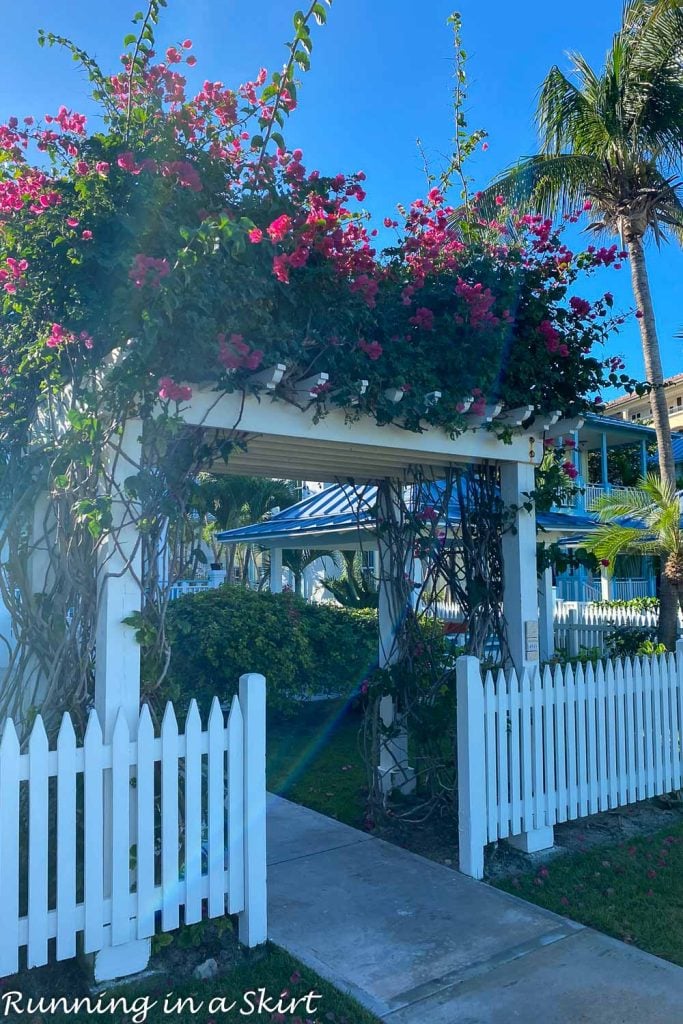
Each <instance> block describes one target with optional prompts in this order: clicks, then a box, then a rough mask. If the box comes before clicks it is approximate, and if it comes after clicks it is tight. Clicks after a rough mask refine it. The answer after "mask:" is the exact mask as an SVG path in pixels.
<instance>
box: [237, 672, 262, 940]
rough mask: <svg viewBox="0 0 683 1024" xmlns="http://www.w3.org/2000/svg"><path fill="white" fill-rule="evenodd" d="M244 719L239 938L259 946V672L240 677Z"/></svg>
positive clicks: (260, 819) (260, 700)
mask: <svg viewBox="0 0 683 1024" xmlns="http://www.w3.org/2000/svg"><path fill="white" fill-rule="evenodd" d="M239 700H240V704H241V706H242V714H243V716H244V910H243V911H242V913H241V914H240V916H239V939H240V942H241V943H243V945H245V946H249V947H253V946H259V945H260V944H261V943H262V942H265V941H266V939H267V937H268V912H267V903H266V680H265V677H264V676H262V675H259V674H258V673H256V672H250V673H248V674H247V675H243V676H241V677H240V689H239Z"/></svg>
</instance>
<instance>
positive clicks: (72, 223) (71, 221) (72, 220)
mask: <svg viewBox="0 0 683 1024" xmlns="http://www.w3.org/2000/svg"><path fill="white" fill-rule="evenodd" d="M66 223H67V224H68V225H69V227H70V228H77V227H78V225H79V224H80V221H79V219H78V217H67V218H66Z"/></svg>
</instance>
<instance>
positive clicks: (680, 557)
mask: <svg viewBox="0 0 683 1024" xmlns="http://www.w3.org/2000/svg"><path fill="white" fill-rule="evenodd" d="M594 510H595V511H596V512H597V513H598V518H599V519H600V522H601V524H602V525H601V526H600V527H598V530H597V532H596V534H595V536H594V537H593V539H592V540H591V542H590V544H589V545H588V547H589V548H590V550H592V551H593V553H594V554H595V555H597V557H598V558H601V559H605V560H608V561H609V563H610V565H613V564H614V560H615V559H616V558H617V556H618V555H636V554H637V555H658V556H659V557H660V558H661V560H662V579H663V580H666V581H667V583H668V585H669V586H670V587H671V590H672V593H673V595H674V598H675V599H674V600H673V601H671V602H669V603H668V605H667V606H666V607H665V606H664V605H662V609H661V613H660V618H659V640H660V643H663V644H665V645H666V647H667V648H668V649H669V650H673V649H674V647H675V646H676V632H677V629H676V627H677V613H678V605H679V604H680V606H681V607H682V608H683V530H682V529H681V505H680V498H679V496H678V492H677V491H676V488H675V487H672V486H671V485H670V484H669V483H668V482H667V481H666V480H663V479H662V478H661V476H660V475H659V474H658V473H648V474H647V476H645V477H643V478H642V479H641V480H639V481H638V485H637V487H633V488H628V489H627V490H623V491H614V492H613V493H612V494H606V495H604V496H603V497H601V498H600V499H599V500H598V501H597V502H596V504H595V506H594Z"/></svg>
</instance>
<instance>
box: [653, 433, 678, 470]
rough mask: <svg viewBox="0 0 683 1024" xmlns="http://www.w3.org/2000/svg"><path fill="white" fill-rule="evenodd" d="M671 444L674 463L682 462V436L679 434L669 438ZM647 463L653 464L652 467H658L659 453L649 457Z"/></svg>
mask: <svg viewBox="0 0 683 1024" xmlns="http://www.w3.org/2000/svg"><path fill="white" fill-rule="evenodd" d="M671 442H672V444H673V450H674V462H675V463H679V462H683V435H681V434H674V435H673V437H672V438H671ZM649 461H650V462H651V463H653V465H655V466H658V465H659V452H655V453H654V455H651V456H650V458H649Z"/></svg>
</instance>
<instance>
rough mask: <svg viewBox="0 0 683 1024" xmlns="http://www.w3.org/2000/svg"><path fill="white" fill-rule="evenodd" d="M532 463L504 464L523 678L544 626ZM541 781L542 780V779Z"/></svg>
mask: <svg viewBox="0 0 683 1024" xmlns="http://www.w3.org/2000/svg"><path fill="white" fill-rule="evenodd" d="M534 487H535V479H534V467H533V465H531V464H530V463H523V462H512V463H504V464H503V465H501V467H500V493H501V498H502V500H503V502H504V503H505V505H506V506H514V507H515V508H516V510H517V511H516V512H515V517H514V523H513V529H508V530H506V532H505V533H504V534H503V538H502V541H503V614H504V616H505V621H506V623H507V631H508V644H509V648H510V657H511V659H512V663H513V665H514V668H515V670H516V672H517V674H518V676H521V675H522V673H523V672H524V671H525V670H526V671H528V672H529V673H532V672H537V671H538V655H539V629H538V625H539V623H538V590H537V577H536V512H535V510H534V509H532V510H531V511H527V510H526V509H525V508H524V507H523V506H524V505H525V503H527V504H528V502H529V500H530V499H529V494H531V492H532V491H533V490H534ZM537 784H539V785H540V784H541V783H540V780H537ZM509 842H510V843H511V844H512V845H513V846H516V847H517V848H518V849H520V850H524V851H525V852H526V853H534V852H535V851H537V850H544V849H547V848H548V847H551V846H552V845H553V830H552V827H544V828H538V829H534V830H533V831H530V832H522V833H521V834H520V835H517V836H512V837H511V838H510V840H509Z"/></svg>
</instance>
